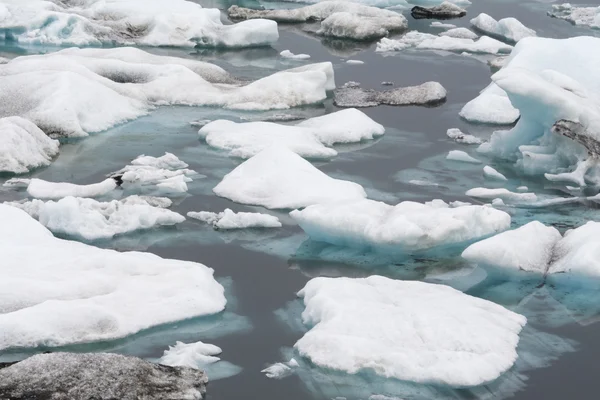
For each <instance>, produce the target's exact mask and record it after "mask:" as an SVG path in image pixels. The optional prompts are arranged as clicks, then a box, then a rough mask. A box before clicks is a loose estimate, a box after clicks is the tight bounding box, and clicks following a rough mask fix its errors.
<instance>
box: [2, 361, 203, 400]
mask: <svg viewBox="0 0 600 400" xmlns="http://www.w3.org/2000/svg"><path fill="white" fill-rule="evenodd" d="M207 382H208V379H207V377H206V375H205V374H204V372H202V371H198V370H195V369H191V368H173V367H168V366H164V365H156V364H152V363H150V362H148V361H144V360H142V359H140V358H136V357H126V356H122V355H119V354H108V353H51V354H38V355H35V356H32V357H30V358H28V359H26V360H24V361H21V362H19V363H17V364H14V365H12V366H10V367H7V368H3V369H0V396H2V397H3V398H10V399H42V398H48V396H49V393H51V395H50V396H51V398H52V399H55V400H74V399H82V400H83V399H120V400H138V399H145V400H166V399H180V400H183V399H186V400H199V399H202V396H203V394H204V393H205V391H206V383H207Z"/></svg>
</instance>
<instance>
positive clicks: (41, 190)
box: [27, 178, 118, 199]
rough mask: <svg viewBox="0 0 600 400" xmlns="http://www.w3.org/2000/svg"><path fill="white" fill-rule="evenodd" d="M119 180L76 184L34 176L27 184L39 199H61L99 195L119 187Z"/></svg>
mask: <svg viewBox="0 0 600 400" xmlns="http://www.w3.org/2000/svg"><path fill="white" fill-rule="evenodd" d="M117 186H118V185H117V181H116V180H115V179H113V178H108V179H105V180H103V181H102V182H100V183H93V184H90V185H76V184H74V183H68V182H49V181H45V180H43V179H37V178H33V179H31V181H30V182H29V185H28V186H27V193H28V194H29V195H30V196H31V197H35V198H37V199H61V198H63V197H67V196H73V197H98V196H103V195H105V194H107V193H109V192H112V191H113V190H115V189H116V188H117Z"/></svg>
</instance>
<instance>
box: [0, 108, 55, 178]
mask: <svg viewBox="0 0 600 400" xmlns="http://www.w3.org/2000/svg"><path fill="white" fill-rule="evenodd" d="M56 155H58V140H53V139H50V138H49V137H48V135H46V134H45V133H44V132H42V130H41V129H40V128H38V127H37V126H36V125H35V124H34V123H32V122H31V121H28V120H26V119H24V118H21V117H7V118H0V172H12V173H14V174H22V173H25V172H29V171H30V170H32V169H34V168H38V167H45V166H47V165H50V162H51V161H52V158H53V157H55V156H56Z"/></svg>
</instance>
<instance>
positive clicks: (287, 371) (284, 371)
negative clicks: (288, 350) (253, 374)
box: [260, 358, 298, 379]
mask: <svg viewBox="0 0 600 400" xmlns="http://www.w3.org/2000/svg"><path fill="white" fill-rule="evenodd" d="M296 367H298V362H297V361H296V360H295V359H293V358H292V359H291V360H290V361H288V362H286V363H280V362H278V363H275V364H272V365H269V366H268V367H267V368H265V369H263V370H262V371H260V372H262V373H264V374H265V375H266V376H267V378H271V379H282V378H285V377H288V376H290V375H291V374H293V373H294V368H296Z"/></svg>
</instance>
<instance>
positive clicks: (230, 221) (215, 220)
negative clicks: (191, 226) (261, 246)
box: [187, 208, 282, 229]
mask: <svg viewBox="0 0 600 400" xmlns="http://www.w3.org/2000/svg"><path fill="white" fill-rule="evenodd" d="M187 216H188V217H190V218H194V219H197V220H199V221H202V222H206V223H207V224H210V225H212V226H213V227H214V228H215V229H245V228H281V226H282V225H281V222H279V218H277V217H275V216H274V215H269V214H261V213H249V212H238V213H236V212H233V211H232V210H231V209H229V208H227V209H225V211H223V212H220V213H213V212H208V211H200V212H194V211H190V212H188V213H187Z"/></svg>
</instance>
